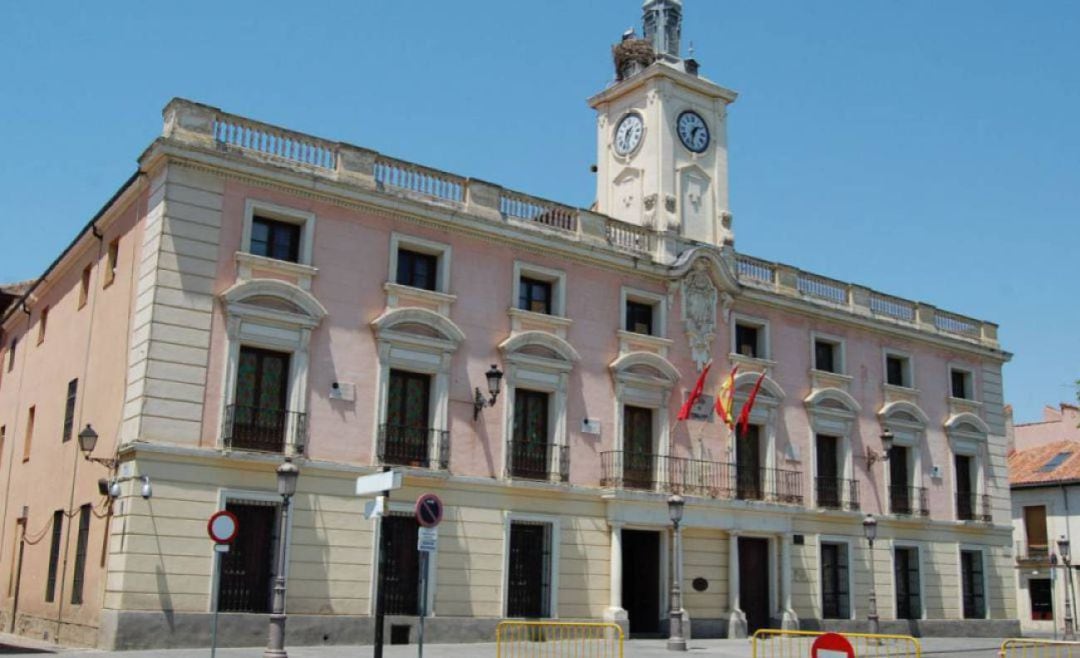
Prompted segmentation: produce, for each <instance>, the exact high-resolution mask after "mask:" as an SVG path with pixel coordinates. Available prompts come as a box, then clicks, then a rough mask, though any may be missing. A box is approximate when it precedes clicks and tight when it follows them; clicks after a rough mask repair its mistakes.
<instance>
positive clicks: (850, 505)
mask: <svg viewBox="0 0 1080 658" xmlns="http://www.w3.org/2000/svg"><path fill="white" fill-rule="evenodd" d="M814 491H815V493H816V494H817V496H816V497H817V506H818V507H821V508H824V509H839V510H848V511H851V512H857V511H859V481H858V480H848V479H844V478H823V477H818V478H814Z"/></svg>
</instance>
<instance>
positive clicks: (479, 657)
mask: <svg viewBox="0 0 1080 658" xmlns="http://www.w3.org/2000/svg"><path fill="white" fill-rule="evenodd" d="M920 642H921V643H922V648H923V656H940V657H942V658H994V657H995V656H997V649H998V646H1000V640H994V639H990V638H923V639H922V640H920ZM3 643H9V644H18V645H22V646H26V647H28V648H42V647H48V645H46V644H42V643H34V642H27V641H26V640H25V639H23V638H14V637H12V636H8V635H0V645H2V644H3ZM54 650H55V649H54ZM288 652H289V655H290V656H292V657H293V658H316V657H318V658H362V657H364V656H370V655H371V653H372V650H371V647H370V646H334V647H288ZM59 653H62V654H63V655H64V657H65V658H74V657H76V656H86V657H88V658H89V657H94V658H106V657H109V656H116V657H118V658H119V657H122V658H204V657H205V656H208V655H209V653H210V652H209V650H207V649H176V650H171V651H160V650H151V651H116V652H110V651H96V650H85V649H81V650H75V649H69V650H60V651H59ZM689 653H690V654H693V655H702V656H717V657H719V658H748V657H749V656H750V643H749V642H748V641H747V640H694V641H692V642H691V643H690V651H689ZM0 654H3V655H20V653H19V652H15V651H11V650H7V649H3V648H0ZM217 654H218V656H220V657H221V658H259V657H260V656H262V647H254V648H250V649H220V650H218V652H217ZM22 655H27V654H22ZM38 655H41V654H38ZM383 655H384V656H386V658H412V657H413V656H416V646H415V645H409V646H388V647H386V650H385V652H384V654H383ZM462 655H468V656H469V658H489V657H494V656H495V645H494V644H436V645H427V646H425V647H424V656H425V658H450V657H456V656H462ZM626 656H627V658H635V657H647V656H671V654H670V653H668V651H667V649H666V647H665V644H664V641H663V640H633V641H629V642H627V643H626ZM793 658H794V657H793Z"/></svg>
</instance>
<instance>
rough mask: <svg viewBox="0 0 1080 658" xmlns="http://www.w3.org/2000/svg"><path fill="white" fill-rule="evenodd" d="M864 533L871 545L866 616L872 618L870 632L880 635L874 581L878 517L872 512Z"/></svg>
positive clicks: (868, 517) (867, 516) (863, 525)
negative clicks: (868, 606)
mask: <svg viewBox="0 0 1080 658" xmlns="http://www.w3.org/2000/svg"><path fill="white" fill-rule="evenodd" d="M862 527H863V534H864V535H866V542H867V544H869V546H870V612H869V613H868V614H867V615H866V618H867V619H869V620H870V632H871V633H873V634H874V635H878V630H879V629H878V612H877V585H876V584H875V583H874V539H876V538H877V519H875V518H874V516H873V515H872V514H867V515H866V518H864V519H863V522H862Z"/></svg>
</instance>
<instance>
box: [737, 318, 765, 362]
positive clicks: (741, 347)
mask: <svg viewBox="0 0 1080 658" xmlns="http://www.w3.org/2000/svg"><path fill="white" fill-rule="evenodd" d="M735 352H736V353H737V354H741V355H743V356H748V357H751V358H754V359H757V358H764V354H763V353H762V352H763V351H762V349H761V328H760V327H755V326H752V325H749V324H745V323H742V322H736V323H735Z"/></svg>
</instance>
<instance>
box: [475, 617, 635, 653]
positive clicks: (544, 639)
mask: <svg viewBox="0 0 1080 658" xmlns="http://www.w3.org/2000/svg"><path fill="white" fill-rule="evenodd" d="M495 655H496V656H497V658H518V657H522V658H525V657H529V658H532V657H535V656H543V657H544V658H623V631H622V628H621V627H620V626H619V625H618V624H611V623H592V622H582V623H574V622H557V621H504V622H501V623H500V624H499V625H498V627H496V629H495Z"/></svg>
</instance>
